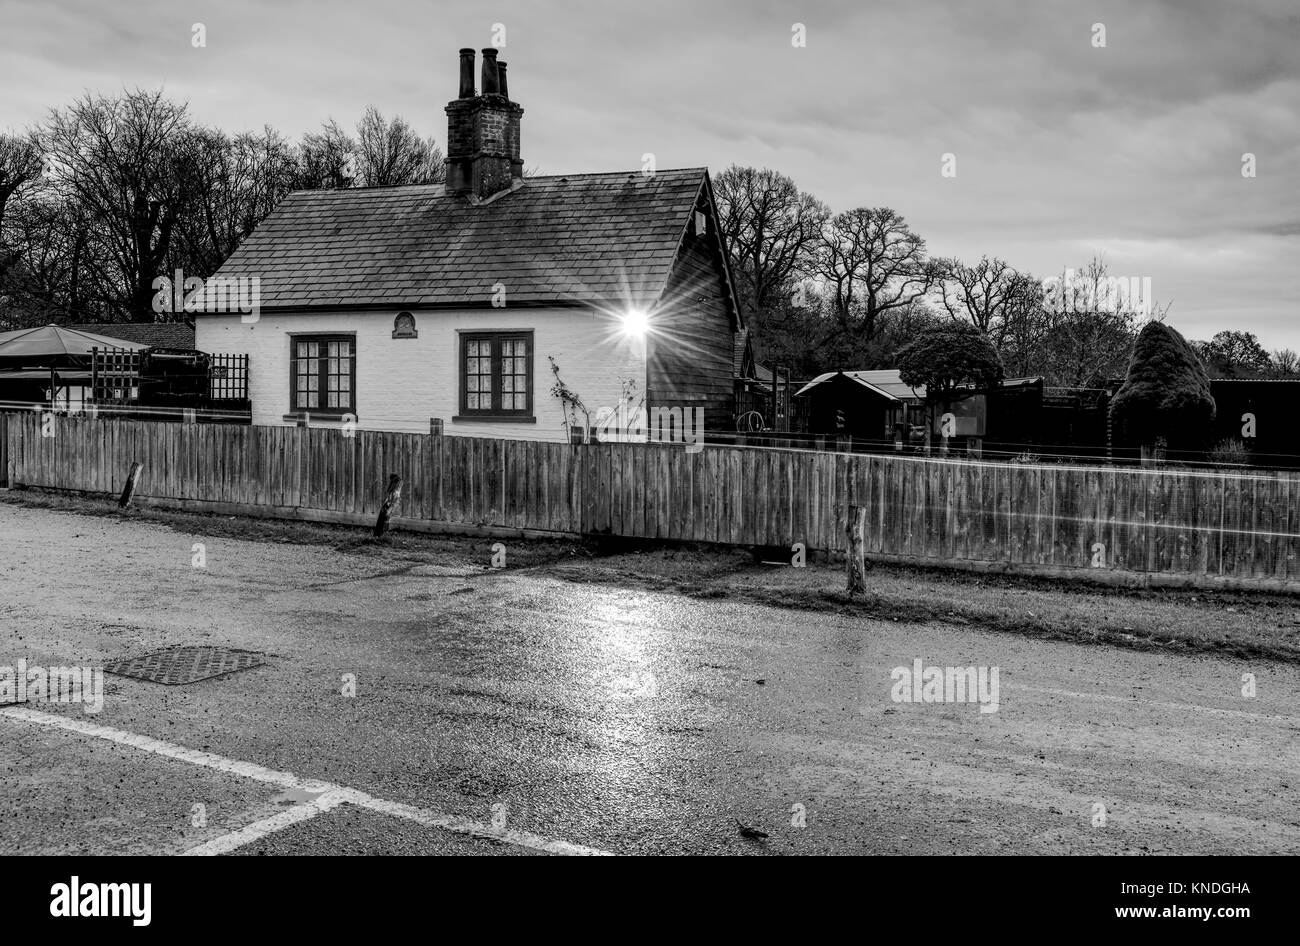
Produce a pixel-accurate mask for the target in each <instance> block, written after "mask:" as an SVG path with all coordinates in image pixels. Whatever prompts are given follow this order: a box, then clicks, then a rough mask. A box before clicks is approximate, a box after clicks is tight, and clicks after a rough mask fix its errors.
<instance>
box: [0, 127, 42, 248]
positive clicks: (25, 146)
mask: <svg viewBox="0 0 1300 946" xmlns="http://www.w3.org/2000/svg"><path fill="white" fill-rule="evenodd" d="M43 168H44V162H43V161H42V160H41V150H40V148H39V147H38V146H37V144H36V142H35V141H34V140H32V138H31V136H28V135H14V134H0V228H2V227H3V226H4V219H5V208H6V207H7V206H8V204H9V201H10V199H11V198H16V197H18V196H20V195H21V193H22V191H24V190H26V189H28V188H30V187H31V186H32V185H34V184H36V183H37V182H38V181H39V180H40V176H41V171H42V169H43ZM2 233H3V230H0V234H2Z"/></svg>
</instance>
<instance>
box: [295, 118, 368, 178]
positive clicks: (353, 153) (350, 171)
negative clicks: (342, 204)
mask: <svg viewBox="0 0 1300 946" xmlns="http://www.w3.org/2000/svg"><path fill="white" fill-rule="evenodd" d="M357 150H358V149H357V143H356V142H355V141H354V140H353V139H352V136H351V135H349V134H348V133H347V132H346V131H344V130H343V129H342V128H340V127H339V124H338V122H336V121H334V119H332V118H331V119H330V120H329V121H328V122H326V123H325V124H324V125H322V126H321V130H320V132H319V133H313V132H308V133H307V134H305V135H303V136H302V144H301V145H299V148H298V165H299V166H298V175H297V178H296V179H295V181H294V187H295V188H300V189H303V190H318V189H321V188H325V189H337V188H342V187H352V186H353V185H355V184H356V183H357V169H358V168H357V165H358V164H359V160H358V157H357Z"/></svg>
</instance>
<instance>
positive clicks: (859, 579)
mask: <svg viewBox="0 0 1300 946" xmlns="http://www.w3.org/2000/svg"><path fill="white" fill-rule="evenodd" d="M866 530H867V507H866V506H850V507H849V516H848V525H847V526H846V527H845V530H844V531H845V532H847V533H848V538H849V544H848V555H847V558H848V573H849V574H848V578H849V581H848V592H849V597H850V598H852V597H853V596H854V595H857V594H862V595H865V594H866V593H867V555H866V539H865V535H866Z"/></svg>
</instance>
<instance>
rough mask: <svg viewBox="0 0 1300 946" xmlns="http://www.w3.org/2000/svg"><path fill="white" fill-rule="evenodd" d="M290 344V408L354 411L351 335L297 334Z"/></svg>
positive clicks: (354, 356)
mask: <svg viewBox="0 0 1300 946" xmlns="http://www.w3.org/2000/svg"><path fill="white" fill-rule="evenodd" d="M292 343H293V357H292V358H290V360H289V369H290V370H289V373H290V375H291V377H290V379H289V384H290V392H291V394H292V401H291V404H292V409H293V410H295V411H319V412H320V413H322V414H351V413H356V409H357V401H356V380H357V351H356V339H355V338H354V337H353V336H351V335H296V336H294V337H293V339H292Z"/></svg>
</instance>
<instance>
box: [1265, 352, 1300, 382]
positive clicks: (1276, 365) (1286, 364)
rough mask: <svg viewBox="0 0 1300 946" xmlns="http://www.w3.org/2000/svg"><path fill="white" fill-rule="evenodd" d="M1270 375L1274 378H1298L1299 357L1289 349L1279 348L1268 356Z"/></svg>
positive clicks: (1299, 369)
mask: <svg viewBox="0 0 1300 946" xmlns="http://www.w3.org/2000/svg"><path fill="white" fill-rule="evenodd" d="M1269 361H1270V362H1271V367H1270V374H1271V375H1272V376H1273V377H1274V378H1294V377H1296V376H1300V355H1297V354H1296V353H1295V352H1294V351H1293V350H1291V349H1290V348H1279V349H1277V350H1276V351H1274V352H1273V354H1272V355H1270V356H1269Z"/></svg>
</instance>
